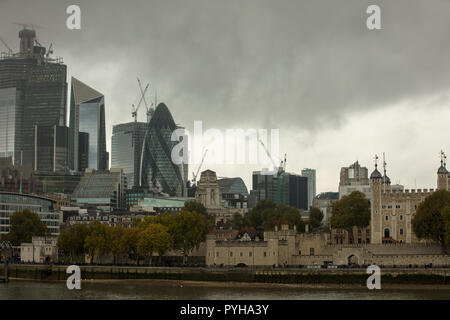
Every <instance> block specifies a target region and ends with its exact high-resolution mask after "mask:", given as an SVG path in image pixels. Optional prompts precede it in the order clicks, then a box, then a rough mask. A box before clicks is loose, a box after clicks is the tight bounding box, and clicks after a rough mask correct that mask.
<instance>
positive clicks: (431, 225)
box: [411, 190, 450, 250]
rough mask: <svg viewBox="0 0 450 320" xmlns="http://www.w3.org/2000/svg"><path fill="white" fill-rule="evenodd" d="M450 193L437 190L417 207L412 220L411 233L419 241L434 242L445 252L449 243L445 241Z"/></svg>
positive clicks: (449, 213)
mask: <svg viewBox="0 0 450 320" xmlns="http://www.w3.org/2000/svg"><path fill="white" fill-rule="evenodd" d="M449 207H450V192H449V191H447V190H438V191H436V192H433V193H432V194H431V195H429V196H428V197H426V198H425V200H424V201H423V202H422V203H421V204H420V205H419V206H418V207H417V210H416V214H415V215H414V218H413V219H412V221H411V223H412V227H413V231H414V233H415V234H416V236H417V237H418V238H419V239H428V240H432V241H436V242H437V243H440V244H441V245H442V246H443V249H444V250H445V249H446V247H447V246H449V245H450V242H448V241H446V234H447V233H448V232H449V231H448V228H447V227H448V221H449V219H450V218H449V215H450V208H449Z"/></svg>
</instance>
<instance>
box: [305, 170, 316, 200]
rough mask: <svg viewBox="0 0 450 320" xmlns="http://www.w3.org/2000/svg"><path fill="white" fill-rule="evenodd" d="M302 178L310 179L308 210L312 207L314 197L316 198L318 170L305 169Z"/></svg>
mask: <svg viewBox="0 0 450 320" xmlns="http://www.w3.org/2000/svg"><path fill="white" fill-rule="evenodd" d="M302 176H304V177H307V178H308V208H310V207H311V206H312V202H313V199H314V197H315V196H316V170H315V169H308V168H306V169H303V170H302Z"/></svg>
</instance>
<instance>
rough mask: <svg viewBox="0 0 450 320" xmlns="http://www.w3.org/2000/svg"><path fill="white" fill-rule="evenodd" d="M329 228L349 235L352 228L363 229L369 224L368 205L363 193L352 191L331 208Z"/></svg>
mask: <svg viewBox="0 0 450 320" xmlns="http://www.w3.org/2000/svg"><path fill="white" fill-rule="evenodd" d="M330 223H331V227H332V228H333V229H344V230H347V231H348V232H350V233H351V231H352V228H353V227H354V226H357V227H360V228H365V227H367V226H368V225H369V223H370V205H369V201H368V200H367V199H366V197H365V195H364V193H362V192H359V191H353V192H352V193H350V194H349V195H347V196H343V197H342V198H341V199H340V200H338V201H336V202H335V203H334V204H333V205H332V207H331V218H330Z"/></svg>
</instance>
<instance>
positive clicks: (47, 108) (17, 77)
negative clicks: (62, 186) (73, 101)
mask: <svg viewBox="0 0 450 320" xmlns="http://www.w3.org/2000/svg"><path fill="white" fill-rule="evenodd" d="M19 38H20V52H18V53H13V52H12V51H10V52H9V53H6V54H5V53H2V55H1V58H0V122H1V123H0V135H1V137H0V153H1V154H2V156H4V155H5V154H7V155H8V156H12V157H13V162H14V164H15V165H18V164H22V165H23V167H22V168H24V169H26V170H27V171H28V170H29V171H31V169H32V168H33V167H34V163H33V162H34V157H33V155H34V149H35V146H34V142H35V139H34V128H35V126H36V125H37V126H38V127H53V126H55V125H56V126H65V125H66V101H67V79H66V77H67V67H66V66H65V65H64V64H63V62H62V60H61V59H60V58H58V59H53V58H51V57H50V55H49V54H48V53H47V54H46V48H45V47H42V46H41V45H39V44H38V42H37V41H36V31H34V30H29V29H23V30H21V31H20V32H19ZM50 53H51V52H50Z"/></svg>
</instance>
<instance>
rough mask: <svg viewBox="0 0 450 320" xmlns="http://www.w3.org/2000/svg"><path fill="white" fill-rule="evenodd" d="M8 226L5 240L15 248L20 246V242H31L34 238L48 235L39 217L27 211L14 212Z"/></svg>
mask: <svg viewBox="0 0 450 320" xmlns="http://www.w3.org/2000/svg"><path fill="white" fill-rule="evenodd" d="M10 225H11V227H10V229H9V233H8V234H7V235H6V236H5V240H9V241H10V242H11V243H12V244H13V245H15V246H20V244H21V243H22V242H31V240H32V238H33V237H34V236H48V235H50V233H49V232H48V229H47V227H46V225H45V224H44V222H42V221H41V219H40V218H39V215H38V214H37V213H35V212H32V211H30V210H29V209H25V210H23V211H16V212H14V214H13V215H12V217H11V218H10Z"/></svg>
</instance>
